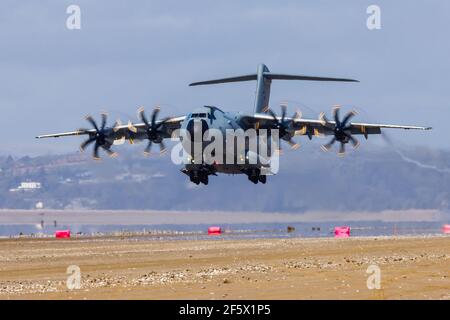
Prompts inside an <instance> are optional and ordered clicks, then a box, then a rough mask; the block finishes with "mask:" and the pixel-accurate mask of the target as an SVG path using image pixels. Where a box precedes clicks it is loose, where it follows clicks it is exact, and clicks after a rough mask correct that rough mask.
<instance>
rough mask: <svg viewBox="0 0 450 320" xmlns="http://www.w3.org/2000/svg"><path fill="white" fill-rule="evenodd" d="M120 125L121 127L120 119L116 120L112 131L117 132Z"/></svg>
mask: <svg viewBox="0 0 450 320" xmlns="http://www.w3.org/2000/svg"><path fill="white" fill-rule="evenodd" d="M121 125H122V121H120V119H117V120H116V122H115V123H114V127H113V131H114V132H117V131H118V130H119V127H120V126H121Z"/></svg>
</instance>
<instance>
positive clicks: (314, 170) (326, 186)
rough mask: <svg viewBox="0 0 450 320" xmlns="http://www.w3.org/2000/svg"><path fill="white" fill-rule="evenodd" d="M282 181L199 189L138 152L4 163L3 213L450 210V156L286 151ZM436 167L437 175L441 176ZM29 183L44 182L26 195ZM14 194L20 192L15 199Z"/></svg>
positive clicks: (371, 149)
mask: <svg viewBox="0 0 450 320" xmlns="http://www.w3.org/2000/svg"><path fill="white" fill-rule="evenodd" d="M285 149H286V152H285V155H284V156H283V157H282V160H281V165H280V173H279V174H278V175H276V176H272V177H269V178H268V183H267V184H266V185H253V184H252V183H250V182H249V181H248V180H247V178H246V176H223V175H220V176H218V177H211V179H210V184H209V185H208V186H206V187H205V186H195V185H193V184H191V183H190V182H189V181H188V178H187V177H186V176H185V175H184V174H182V173H180V172H179V169H180V167H178V166H175V165H174V164H172V163H171V161H170V158H169V156H168V155H166V156H165V157H159V156H153V157H149V158H146V157H143V156H140V154H139V153H138V152H137V149H133V150H130V152H129V153H126V152H124V151H122V153H121V156H120V157H119V158H116V159H106V158H105V159H104V160H103V161H101V162H96V161H93V160H91V159H90V158H89V156H88V155H80V154H70V155H60V156H41V157H34V158H30V157H24V158H20V159H13V158H11V157H7V156H4V157H1V158H0V167H1V168H2V171H1V172H0V207H1V208H17V209H28V208H34V207H35V205H36V203H38V202H42V203H43V205H44V207H45V208H54V209H64V208H71V209H82V208H89V209H155V210H156V209H157V210H187V209H189V210H220V211H228V210H236V211H276V212H306V211H311V210H332V211H357V210H359V211H380V210H391V209H392V210H397V209H439V210H443V211H447V210H450V172H449V170H448V168H449V167H450V153H449V152H444V151H435V150H428V149H415V150H409V151H408V152H407V154H408V156H409V157H410V158H412V159H414V161H419V162H417V163H414V161H412V160H404V159H402V158H401V157H400V155H399V154H398V153H396V152H394V151H393V150H392V149H387V148H381V147H377V146H375V145H370V144H363V145H362V146H361V149H360V150H358V151H357V152H350V153H349V154H348V155H347V156H346V157H345V158H343V159H341V158H338V157H337V156H336V155H335V154H334V153H329V154H325V153H323V152H321V151H320V150H318V148H317V145H311V144H309V145H307V144H304V145H303V146H302V148H300V149H299V150H297V151H291V150H288V148H286V147H285ZM434 167H436V168H437V169H433V168H434ZM22 182H39V183H40V188H36V189H34V190H28V191H26V190H25V189H26V188H25V189H23V188H19V187H20V185H21V183H22ZM10 190H13V191H10Z"/></svg>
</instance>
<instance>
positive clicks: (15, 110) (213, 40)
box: [0, 0, 450, 155]
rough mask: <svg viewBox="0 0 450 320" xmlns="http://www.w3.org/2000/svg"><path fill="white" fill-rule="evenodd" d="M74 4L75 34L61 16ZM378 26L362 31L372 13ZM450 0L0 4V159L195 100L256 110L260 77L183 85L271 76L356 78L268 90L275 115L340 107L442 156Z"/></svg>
mask: <svg viewBox="0 0 450 320" xmlns="http://www.w3.org/2000/svg"><path fill="white" fill-rule="evenodd" d="M71 4H75V5H78V6H79V7H80V9H81V29H80V30H69V29H67V27H66V19H67V18H68V17H69V15H68V14H67V13H66V9H67V7H68V6H69V5H71ZM372 4H376V5H378V6H379V7H380V9H381V29H379V30H369V29H368V28H367V26H366V20H367V18H368V16H369V15H368V14H367V13H366V9H367V7H368V6H369V5H372ZM449 30H450V2H449V1H446V0H433V1H426V2H425V1H380V0H372V1H364V0H355V1H261V0H259V1H237V0H236V1H235V0H231V1H138V0H135V1H132V2H130V1H128V2H127V1H103V0H96V1H81V0H78V1H76V0H72V1H62V0H58V1H57V0H53V1H50V0H43V1H31V0H30V1H26V0H22V1H14V0H2V1H1V3H0V70H1V72H0V88H1V91H0V108H1V111H2V112H1V115H2V125H1V126H0V134H1V136H2V140H1V142H0V154H14V155H25V154H29V155H39V154H48V153H63V152H71V151H76V150H77V149H78V146H79V144H80V142H81V140H82V139H81V138H79V137H73V138H66V139H58V140H56V139H51V140H37V139H35V138H34V137H35V136H36V135H39V134H46V133H52V132H61V131H71V130H74V129H78V128H80V127H85V126H86V123H85V120H84V119H83V118H84V116H85V115H86V114H87V113H90V114H92V115H94V116H98V115H99V113H100V112H101V111H108V112H109V114H110V116H111V119H110V122H111V124H112V123H113V122H114V121H115V119H116V118H117V117H120V118H121V119H122V121H126V120H128V119H131V120H133V121H137V118H136V110H137V109H138V107H139V106H145V107H146V108H147V109H148V110H151V109H152V108H153V107H154V106H155V105H161V106H162V109H163V110H162V113H163V115H172V116H177V115H182V114H185V113H188V112H189V111H191V110H192V109H194V108H196V107H198V106H202V105H216V106H219V107H220V108H222V109H224V110H227V111H239V110H240V111H243V112H248V113H251V112H252V111H253V104H254V92H255V85H256V83H255V82H253V81H252V82H244V83H238V84H236V83H235V84H222V85H215V86H199V87H188V84H189V83H190V82H194V81H201V80H207V79H212V78H216V77H224V76H233V75H240V74H248V73H253V72H255V71H256V67H257V65H258V63H261V62H263V63H265V64H266V65H267V66H268V67H269V69H271V71H274V72H280V73H294V74H306V75H321V76H337V77H349V78H355V79H358V80H360V83H321V82H304V81H276V82H274V83H273V84H272V91H271V106H272V108H274V109H275V110H277V108H278V107H277V104H279V102H280V101H283V100H288V101H294V102H292V103H291V104H290V106H289V107H290V108H291V110H290V112H292V113H293V112H294V109H295V108H296V107H297V106H298V105H301V106H303V108H304V110H303V111H304V114H305V115H308V116H311V117H312V116H314V117H316V116H317V114H318V113H319V112H320V111H326V112H327V111H328V112H329V111H330V109H331V107H332V106H333V105H335V104H342V105H344V106H348V107H351V106H355V107H357V108H358V109H359V110H360V111H361V112H360V115H359V118H357V119H358V120H361V121H371V122H376V123H392V124H405V125H424V126H432V127H433V131H431V132H410V131H391V132H390V133H391V137H392V139H394V140H395V141H396V142H397V143H399V144H401V145H404V146H430V147H432V148H440V149H447V150H448V149H449V148H450V139H449V137H450V134H449V133H450V132H449V131H450V130H449V129H448V126H449V125H448V121H449V119H450V61H449V57H450V42H449V41H448V32H449Z"/></svg>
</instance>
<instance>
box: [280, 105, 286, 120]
mask: <svg viewBox="0 0 450 320" xmlns="http://www.w3.org/2000/svg"><path fill="white" fill-rule="evenodd" d="M280 107H281V122H284V118H286V110H287V105H285V104H282V105H280Z"/></svg>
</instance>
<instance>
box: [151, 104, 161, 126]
mask: <svg viewBox="0 0 450 320" xmlns="http://www.w3.org/2000/svg"><path fill="white" fill-rule="evenodd" d="M159 110H161V108H160V107H156V108H155V109H153V113H152V122H151V124H152V127H155V121H156V117H157V116H158V113H159Z"/></svg>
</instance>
